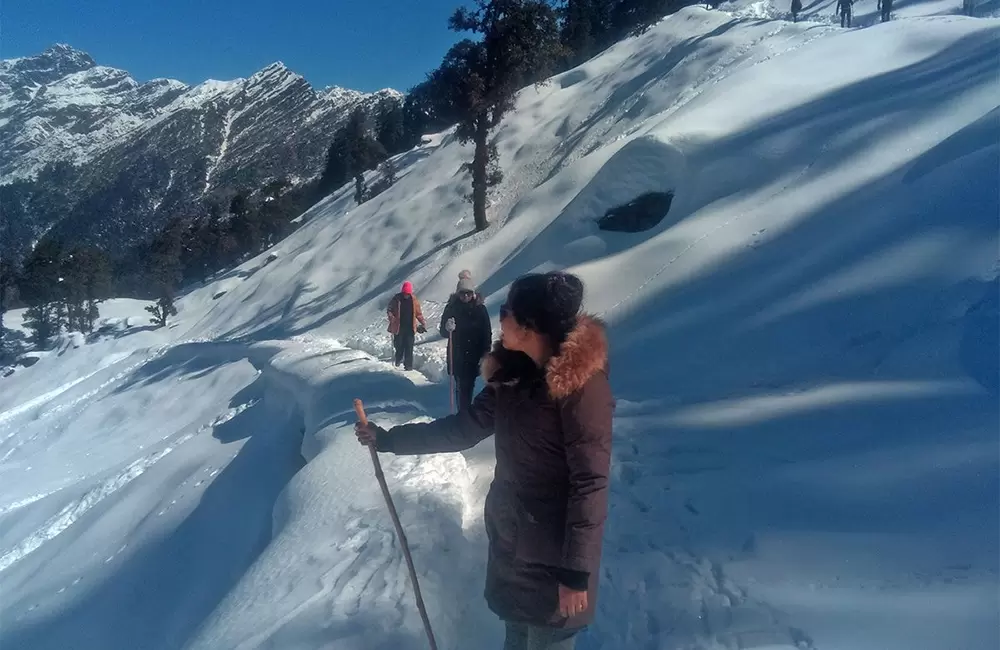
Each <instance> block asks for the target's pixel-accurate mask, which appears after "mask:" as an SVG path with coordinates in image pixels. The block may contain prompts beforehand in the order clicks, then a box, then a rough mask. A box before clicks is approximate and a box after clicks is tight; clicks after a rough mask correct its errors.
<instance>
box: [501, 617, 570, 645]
mask: <svg viewBox="0 0 1000 650" xmlns="http://www.w3.org/2000/svg"><path fill="white" fill-rule="evenodd" d="M579 631H580V630H564V629H562V628H558V627H538V626H537V625H528V624H527V623H511V622H507V637H506V639H504V644H503V650H573V646H574V645H576V635H577V633H578V632H579Z"/></svg>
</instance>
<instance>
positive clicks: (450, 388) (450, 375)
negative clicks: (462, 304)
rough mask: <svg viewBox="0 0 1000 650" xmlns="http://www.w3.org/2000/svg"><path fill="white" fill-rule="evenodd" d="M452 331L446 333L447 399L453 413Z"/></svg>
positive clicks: (453, 355)
mask: <svg viewBox="0 0 1000 650" xmlns="http://www.w3.org/2000/svg"><path fill="white" fill-rule="evenodd" d="M454 333H455V332H454V331H451V332H448V370H449V373H448V398H449V399H450V400H451V412H452V413H454V412H455V352H454V350H455V346H454V345H452V343H453V341H452V335H453V334H454Z"/></svg>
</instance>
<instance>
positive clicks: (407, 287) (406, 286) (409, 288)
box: [403, 280, 413, 294]
mask: <svg viewBox="0 0 1000 650" xmlns="http://www.w3.org/2000/svg"><path fill="white" fill-rule="evenodd" d="M403 293H411V294H412V293H413V283H412V282H410V281H409V280H407V281H406V282H404V283H403Z"/></svg>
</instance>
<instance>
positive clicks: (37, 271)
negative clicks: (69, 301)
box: [18, 238, 65, 348]
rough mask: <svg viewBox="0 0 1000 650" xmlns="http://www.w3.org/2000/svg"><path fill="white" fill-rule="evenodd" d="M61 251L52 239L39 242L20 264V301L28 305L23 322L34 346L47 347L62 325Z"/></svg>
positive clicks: (56, 242) (59, 246)
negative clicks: (30, 333) (28, 330)
mask: <svg viewBox="0 0 1000 650" xmlns="http://www.w3.org/2000/svg"><path fill="white" fill-rule="evenodd" d="M62 255H63V247H62V244H60V243H59V242H58V241H56V240H54V239H48V238H45V239H42V241H40V242H38V244H37V245H36V246H35V248H34V250H32V251H31V254H30V255H29V256H28V259H27V260H25V262H24V267H23V269H22V272H21V277H20V284H19V286H18V289H19V290H20V294H21V297H22V298H23V299H24V301H25V303H26V304H27V305H28V310H27V311H26V312H25V321H26V322H27V325H28V328H29V329H31V330H32V332H33V336H32V338H33V339H34V342H35V344H36V345H37V346H38V347H41V348H45V347H48V345H49V343H50V342H51V338H52V336H53V335H54V334H56V333H57V332H58V331H59V328H60V327H61V325H62V324H63V322H64V319H65V314H64V309H63V308H62V306H61V305H62V301H63V287H62V276H61V275H60V272H61V270H62V266H61V261H62Z"/></svg>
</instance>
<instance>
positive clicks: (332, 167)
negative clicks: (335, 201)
mask: <svg viewBox="0 0 1000 650" xmlns="http://www.w3.org/2000/svg"><path fill="white" fill-rule="evenodd" d="M349 176H350V174H349V173H348V166H347V129H346V128H341V129H340V130H338V131H337V134H336V135H335V136H334V138H333V142H331V143H330V147H329V148H328V149H327V150H326V165H325V166H324V168H323V174H322V175H321V176H320V179H319V193H320V195H321V196H325V195H327V194H329V193H330V192H332V191H334V190H335V189H337V188H338V187H340V186H341V185H343V184H344V183H345V182H347V179H348V178H349Z"/></svg>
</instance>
